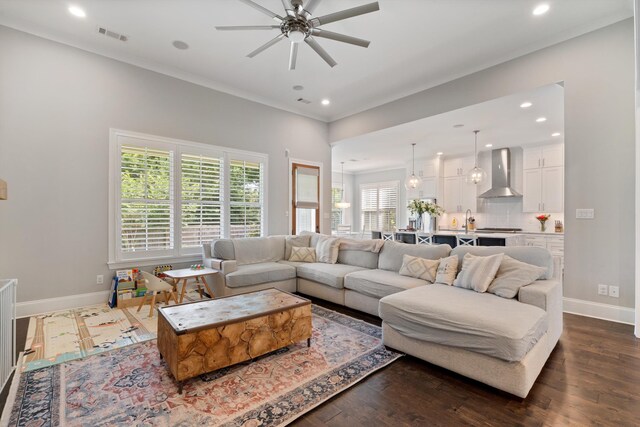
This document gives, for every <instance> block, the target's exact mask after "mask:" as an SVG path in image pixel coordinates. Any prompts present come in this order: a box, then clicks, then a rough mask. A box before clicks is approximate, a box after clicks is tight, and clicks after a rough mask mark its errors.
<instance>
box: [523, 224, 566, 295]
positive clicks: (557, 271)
mask: <svg viewBox="0 0 640 427" xmlns="http://www.w3.org/2000/svg"><path fill="white" fill-rule="evenodd" d="M526 245H527V246H537V247H540V248H545V249H547V250H548V251H549V252H551V256H552V257H553V278H554V279H556V280H558V281H560V283H562V278H563V276H564V236H563V235H557V234H550V235H544V234H531V235H527V237H526Z"/></svg>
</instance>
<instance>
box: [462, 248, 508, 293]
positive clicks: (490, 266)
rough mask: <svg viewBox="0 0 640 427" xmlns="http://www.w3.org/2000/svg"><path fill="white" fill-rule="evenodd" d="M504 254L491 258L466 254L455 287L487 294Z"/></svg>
mask: <svg viewBox="0 0 640 427" xmlns="http://www.w3.org/2000/svg"><path fill="white" fill-rule="evenodd" d="M503 257H504V254H495V255H491V256H475V255H471V254H469V253H468V254H465V256H464V258H463V259H462V270H460V273H459V274H458V277H457V278H456V280H455V281H454V282H453V286H457V287H459V288H465V289H473V290H474V291H476V292H486V291H487V288H488V287H489V285H490V284H491V282H492V281H493V279H495V277H496V273H497V272H498V269H499V268H500V263H501V262H502V258H503Z"/></svg>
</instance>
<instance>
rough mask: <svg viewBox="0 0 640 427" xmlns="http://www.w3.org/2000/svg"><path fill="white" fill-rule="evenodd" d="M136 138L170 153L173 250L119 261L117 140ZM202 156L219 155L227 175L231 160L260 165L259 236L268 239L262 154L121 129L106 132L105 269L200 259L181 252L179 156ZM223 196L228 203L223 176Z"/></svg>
mask: <svg viewBox="0 0 640 427" xmlns="http://www.w3.org/2000/svg"><path fill="white" fill-rule="evenodd" d="M121 137H124V138H127V137H129V138H136V139H141V140H146V141H148V145H149V146H150V147H156V148H161V149H170V150H173V151H174V153H175V154H174V155H175V158H174V170H173V174H174V181H173V182H174V189H173V190H174V207H175V212H174V241H175V244H174V248H173V250H170V251H164V252H163V254H162V255H159V256H155V257H153V256H152V257H147V256H145V257H139V258H127V257H123V256H122V253H121V252H120V251H119V250H118V248H119V247H120V243H121V241H120V236H118V233H117V230H119V229H120V226H119V221H120V215H119V212H118V206H120V184H121V183H120V173H119V170H120V160H121V158H120V147H121V145H122V144H121V142H120V141H119V138H121ZM183 153H185V154H202V155H210V156H220V155H222V158H223V161H224V167H225V172H226V171H228V168H229V162H230V160H231V159H233V160H247V161H255V162H260V163H263V164H264V176H263V179H264V182H263V192H262V198H263V204H262V206H263V210H262V234H263V235H265V236H266V235H268V212H269V209H268V200H269V195H268V189H269V182H268V181H269V173H268V170H269V156H268V155H267V154H264V153H258V152H252V151H245V150H238V149H235V148H228V147H223V146H217V145H211V144H204V143H201V142H192V141H185V140H181V139H174V138H167V137H162V136H157V135H149V134H145V133H139V132H132V131H127V130H122V129H113V128H111V129H109V221H108V222H109V239H108V240H109V257H108V261H107V265H108V266H109V268H113V269H117V268H125V267H130V266H149V265H155V264H158V263H159V262H160V263H172V262H175V263H179V262H193V261H198V260H201V259H202V255H201V249H198V248H189V249H184V250H183V249H181V248H180V245H181V240H180V234H181V232H182V229H181V225H180V224H181V223H182V222H181V202H182V194H181V191H180V189H181V182H180V180H181V174H180V164H181V161H180V159H181V156H182V154H183ZM224 179H225V183H224V194H223V197H224V199H223V200H229V174H228V173H225V177H224ZM227 216H228V215H225V218H224V219H223V224H222V229H223V233H225V234H226V233H227V232H228V230H229V219H228V218H227Z"/></svg>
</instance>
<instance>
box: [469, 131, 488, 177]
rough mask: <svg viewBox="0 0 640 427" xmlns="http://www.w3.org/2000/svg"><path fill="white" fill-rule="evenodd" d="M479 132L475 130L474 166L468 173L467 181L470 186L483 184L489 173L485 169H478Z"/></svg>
mask: <svg viewBox="0 0 640 427" xmlns="http://www.w3.org/2000/svg"><path fill="white" fill-rule="evenodd" d="M478 132H480V131H479V130H474V131H473V133H475V144H474V149H473V151H474V166H473V169H471V170H470V171H469V172H468V173H467V177H466V181H467V182H468V183H470V184H480V183H481V182H483V181H485V180H486V179H487V173H486V172H485V171H484V169H482V168H479V167H478Z"/></svg>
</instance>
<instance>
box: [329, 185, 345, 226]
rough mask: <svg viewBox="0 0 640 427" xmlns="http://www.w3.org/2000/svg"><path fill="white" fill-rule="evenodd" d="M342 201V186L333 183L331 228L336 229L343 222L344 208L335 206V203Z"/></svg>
mask: <svg viewBox="0 0 640 427" xmlns="http://www.w3.org/2000/svg"><path fill="white" fill-rule="evenodd" d="M341 201H342V186H340V185H336V184H334V185H333V186H332V187H331V230H332V231H337V230H338V226H339V225H341V224H342V223H343V218H344V209H340V208H336V203H338V202H341Z"/></svg>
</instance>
